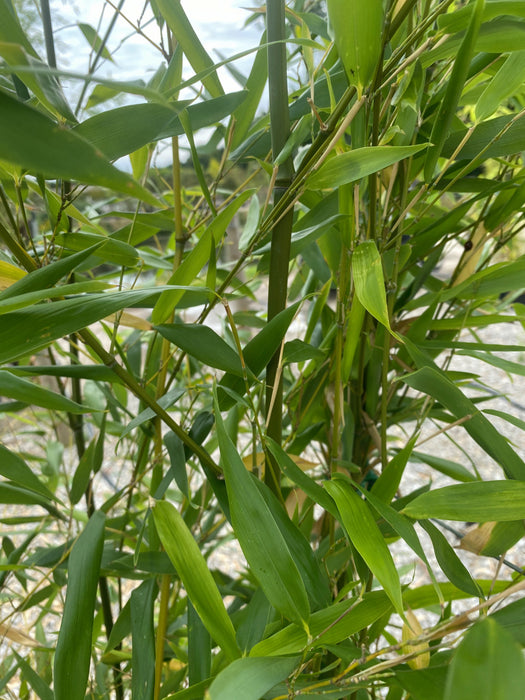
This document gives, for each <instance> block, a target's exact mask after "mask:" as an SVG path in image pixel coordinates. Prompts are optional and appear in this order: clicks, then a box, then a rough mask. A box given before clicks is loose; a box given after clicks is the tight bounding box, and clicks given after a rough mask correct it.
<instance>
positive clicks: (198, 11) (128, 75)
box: [51, 0, 260, 89]
mask: <svg viewBox="0 0 525 700" xmlns="http://www.w3.org/2000/svg"><path fill="white" fill-rule="evenodd" d="M116 2H117V0H115V3H116ZM255 4H256V3H255V2H254V0H183V1H182V6H183V8H184V10H185V12H186V14H187V16H188V18H189V20H190V22H191V24H192V26H193V27H194V29H195V31H196V33H197V35H198V36H199V38H200V40H201V42H202V43H203V44H204V46H205V48H206V50H207V51H208V53H209V54H210V55H211V56H212V58H213V59H216V60H219V59H218V55H217V54H216V53H215V50H217V51H219V52H220V53H221V54H223V55H226V56H231V55H233V54H235V53H238V52H239V51H242V50H243V49H246V48H251V47H253V46H255V45H256V44H257V43H258V41H259V38H260V37H259V34H260V29H258V28H256V27H254V26H249V27H247V28H246V27H245V28H243V25H244V22H245V21H246V19H247V18H248V17H249V15H250V13H249V12H248V11H247V10H246V9H243V8H242V7H241V5H242V6H244V7H245V8H246V7H247V6H248V7H249V6H253V5H255ZM143 6H144V0H125V2H124V6H123V8H122V11H123V12H124V14H125V15H126V16H127V17H128V18H129V19H130V20H132V21H134V22H137V20H138V18H139V17H140V16H141V13H142V9H143ZM51 11H52V16H53V25H54V30H55V34H56V38H57V44H58V58H59V63H60V64H61V65H59V67H61V68H67V69H69V70H73V71H78V72H84V71H85V70H86V61H87V57H88V54H89V45H88V44H87V42H86V40H85V39H84V38H83V36H82V34H81V32H80V30H79V28H78V23H79V22H85V23H88V24H90V25H92V26H93V27H94V28H96V29H98V31H99V34H101V35H102V34H103V33H104V31H105V28H106V27H107V25H108V23H109V21H110V18H111V16H112V14H113V10H112V8H111V6H109V5H108V4H107V3H105V2H104V0H89V1H88V2H85V1H82V0H73V1H72V2H71V1H68V0H51ZM146 17H151V13H150V12H148V14H147V15H146ZM101 18H102V19H101ZM99 22H100V23H101V24H100V27H99V26H98V25H99ZM145 31H146V32H148V33H149V34H151V36H152V38H155V39H157V37H158V32H156V26H155V24H154V23H152V24H151V25H149V27H146V28H145ZM130 34H133V30H132V29H131V27H129V25H127V24H126V23H125V22H124V21H122V19H119V21H118V22H117V24H116V25H115V29H114V32H113V34H112V38H111V40H110V42H109V48H110V50H111V51H115V58H116V60H117V63H118V69H117V68H116V67H114V66H113V65H112V64H110V63H107V64H106V66H105V68H104V70H105V72H107V73H108V74H109V75H110V76H111V77H113V78H115V79H120V80H127V79H133V78H138V77H142V78H143V79H147V75H148V73H150V74H151V72H152V71H153V70H154V69H156V68H157V67H158V65H159V63H160V62H161V60H162V57H161V55H160V53H159V52H158V51H155V49H154V48H153V47H151V46H150V45H148V43H147V42H145V41H144V40H143V39H141V38H140V37H135V36H129V35H130ZM126 37H127V38H126ZM124 38H126V41H125V42H124V43H122V44H121V41H122V39H124ZM251 60H253V59H251V58H248V59H246V60H245V61H244V66H246V69H249V66H250V64H251ZM236 67H237V68H239V69H241V70H242V68H243V63H242V62H239V63H238V64H236ZM225 87H226V89H228V86H227V85H226V86H225ZM236 88H237V86H236V84H235V87H232V89H236Z"/></svg>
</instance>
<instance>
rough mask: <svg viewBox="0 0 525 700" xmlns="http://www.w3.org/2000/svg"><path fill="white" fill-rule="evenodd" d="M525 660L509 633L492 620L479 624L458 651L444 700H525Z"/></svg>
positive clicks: (451, 665) (472, 629) (468, 633)
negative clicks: (522, 699) (524, 698)
mask: <svg viewBox="0 0 525 700" xmlns="http://www.w3.org/2000/svg"><path fill="white" fill-rule="evenodd" d="M524 687H525V660H524V659H523V653H522V650H521V649H520V647H519V646H518V645H517V644H516V642H515V641H514V639H513V638H512V635H511V634H510V632H508V631H507V630H506V629H505V628H504V627H502V626H501V625H499V624H498V623H497V622H496V621H495V620H493V619H492V618H490V617H487V618H485V619H482V620H480V621H478V622H477V623H476V624H475V625H474V626H473V627H472V628H471V629H470V630H469V631H468V632H467V634H466V635H465V638H464V639H463V641H462V642H461V644H460V645H459V646H458V648H457V649H456V651H455V653H454V656H453V657H452V662H451V664H450V670H449V672H448V676H447V684H446V688H445V695H444V698H443V700H464V699H465V698H467V697H471V698H476V700H511V698H523V696H524V692H523V688H524Z"/></svg>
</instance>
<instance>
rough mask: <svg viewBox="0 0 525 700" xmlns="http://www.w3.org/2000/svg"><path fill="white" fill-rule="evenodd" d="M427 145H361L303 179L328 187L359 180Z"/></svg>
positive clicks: (319, 187)
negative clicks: (362, 146)
mask: <svg viewBox="0 0 525 700" xmlns="http://www.w3.org/2000/svg"><path fill="white" fill-rule="evenodd" d="M426 147H427V144H425V143H422V144H418V145H417V146H365V147H364V148H355V149H354V150H352V151H347V152H346V153H342V154H340V155H336V156H334V157H333V158H330V159H329V160H327V161H326V162H325V163H323V164H322V165H321V167H320V168H319V170H316V171H314V172H313V173H312V174H311V175H310V176H309V177H308V178H307V180H306V182H307V185H308V187H309V188H310V189H312V190H323V189H328V188H330V189H332V188H336V187H339V186H340V185H347V184H349V183H351V182H356V181H357V180H361V178H363V177H367V176H368V175H372V174H373V173H377V172H379V171H380V170H383V168H388V167H389V166H390V165H393V164H394V163H398V162H399V161H400V160H403V159H404V158H409V157H410V156H413V155H415V154H416V153H419V152H420V151H422V150H423V149H425V148H426Z"/></svg>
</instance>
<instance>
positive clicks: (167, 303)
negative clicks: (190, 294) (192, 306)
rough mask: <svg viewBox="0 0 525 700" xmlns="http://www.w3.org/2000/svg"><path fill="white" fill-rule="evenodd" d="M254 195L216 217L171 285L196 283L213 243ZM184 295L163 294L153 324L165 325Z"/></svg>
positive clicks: (247, 193)
mask: <svg viewBox="0 0 525 700" xmlns="http://www.w3.org/2000/svg"><path fill="white" fill-rule="evenodd" d="M252 195H253V190H245V191H244V192H243V193H242V194H241V195H239V197H237V198H236V199H234V200H233V202H230V204H228V206H227V207H226V208H225V209H223V210H222V211H221V212H220V213H219V214H218V215H217V216H216V217H215V219H214V220H213V221H212V222H211V224H210V225H209V226H208V227H207V228H206V230H205V231H204V233H203V234H202V236H201V237H200V240H199V242H198V243H197V245H195V246H194V248H193V249H192V250H191V252H190V253H188V255H187V256H186V257H185V258H184V260H183V261H182V263H181V265H180V266H179V267H178V268H177V269H176V270H175V272H174V273H173V275H172V276H171V277H170V279H169V284H171V285H183V286H185V285H189V284H193V283H194V282H195V279H196V277H197V275H198V274H199V272H200V271H201V270H202V268H203V267H204V265H206V263H207V262H208V260H209V257H210V245H211V242H212V241H213V240H214V241H215V242H216V244H218V243H219V241H220V240H221V239H222V237H223V235H224V234H225V232H226V229H227V227H228V226H229V224H230V222H231V220H232V219H233V217H234V216H235V214H236V213H237V211H238V210H239V208H240V207H241V206H242V205H243V204H244V202H245V201H246V200H247V199H248V198H249V197H251V196H252ZM183 295H184V291H182V290H181V291H171V292H165V293H163V294H162V295H161V297H160V298H159V300H158V302H157V303H156V304H155V307H154V309H153V313H152V314H151V319H152V321H153V323H156V324H160V323H163V322H164V321H165V320H166V319H167V318H168V317H169V316H170V314H171V312H172V311H173V309H174V307H175V306H176V305H177V304H178V302H179V301H180V300H181V298H182V297H183Z"/></svg>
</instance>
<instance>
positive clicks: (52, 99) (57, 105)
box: [0, 30, 77, 123]
mask: <svg viewBox="0 0 525 700" xmlns="http://www.w3.org/2000/svg"><path fill="white" fill-rule="evenodd" d="M2 36H3V37H5V32H3V31H2V30H0V37H2ZM11 41H12V39H11V38H8V41H7V42H6V41H0V56H2V58H3V59H5V61H6V63H7V64H10V65H12V66H14V67H16V66H19V67H21V66H25V67H27V68H29V69H31V68H40V69H45V68H47V66H46V65H45V64H44V63H42V61H40V60H39V59H38V58H35V57H34V56H33V55H31V54H30V53H29V54H28V53H26V51H25V50H24V49H23V47H22V46H20V45H18V44H12V43H9V42H11ZM14 73H15V75H18V76H19V78H20V79H21V80H22V82H23V83H24V84H25V85H27V87H28V88H29V89H30V90H31V92H33V93H34V95H36V97H37V98H38V100H39V101H40V102H41V104H43V105H44V106H45V107H46V108H47V109H48V110H49V111H50V112H51V114H53V115H56V116H59V117H62V118H65V119H66V120H67V121H68V122H72V123H75V122H76V121H77V119H76V117H75V115H74V114H73V112H72V111H71V107H70V106H69V104H68V102H67V100H66V97H65V95H64V93H63V92H62V88H61V87H60V83H59V82H58V80H57V78H56V77H55V76H54V75H50V74H49V73H46V72H45V71H42V72H39V73H36V72H35V73H31V72H30V71H28V72H24V73H21V71H19V70H18V71H17V70H16V68H15V70H14Z"/></svg>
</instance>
